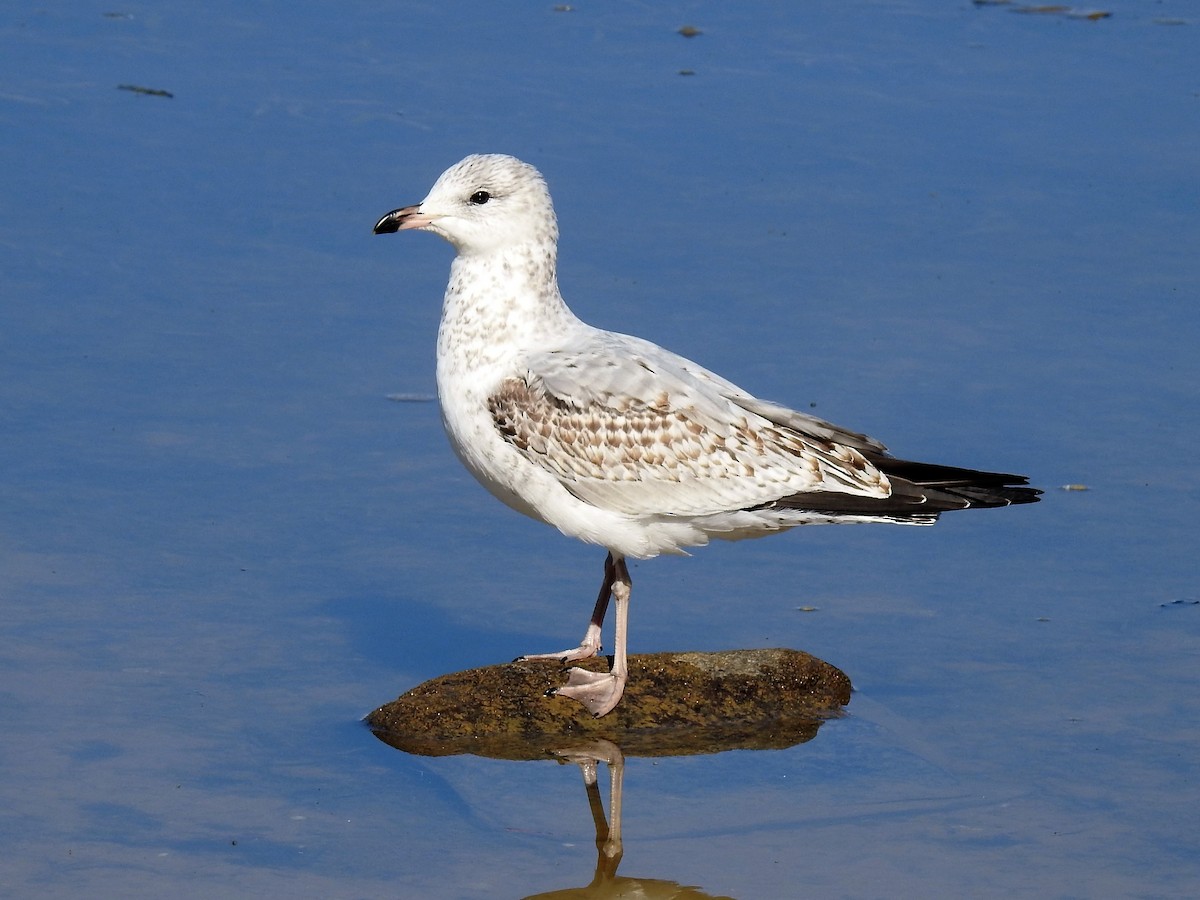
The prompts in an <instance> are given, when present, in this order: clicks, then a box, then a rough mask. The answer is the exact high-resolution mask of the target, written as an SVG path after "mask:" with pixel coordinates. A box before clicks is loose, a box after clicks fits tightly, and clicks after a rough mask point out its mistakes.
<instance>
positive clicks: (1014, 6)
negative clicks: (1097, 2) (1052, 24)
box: [974, 0, 1112, 22]
mask: <svg viewBox="0 0 1200 900" xmlns="http://www.w3.org/2000/svg"><path fill="white" fill-rule="evenodd" d="M974 3H975V5H976V6H1003V7H1006V8H1007V9H1008V11H1009V12H1015V13H1024V14H1025V15H1033V16H1066V17H1067V18H1068V19H1086V20H1088V21H1089V22H1098V21H1099V20H1101V19H1107V18H1109V17H1110V16H1112V13H1111V12H1109V11H1108V10H1103V9H1076V8H1075V7H1074V6H1066V5H1063V4H1058V3H1051V4H1040V3H1014V2H1013V0H974Z"/></svg>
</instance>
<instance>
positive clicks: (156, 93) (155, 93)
mask: <svg viewBox="0 0 1200 900" xmlns="http://www.w3.org/2000/svg"><path fill="white" fill-rule="evenodd" d="M117 90H119V91H132V92H133V93H135V94H145V95H146V96H148V97H167V98H171V97H174V96H175V95H174V94H172V93H171V92H170V91H164V90H162V89H161V88H148V87H142V86H141V85H140V84H118V85H117Z"/></svg>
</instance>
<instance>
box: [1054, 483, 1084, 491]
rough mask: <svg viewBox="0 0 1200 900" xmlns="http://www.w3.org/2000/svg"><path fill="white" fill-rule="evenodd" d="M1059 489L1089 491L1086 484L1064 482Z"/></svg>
mask: <svg viewBox="0 0 1200 900" xmlns="http://www.w3.org/2000/svg"><path fill="white" fill-rule="evenodd" d="M1059 490H1062V491H1090V490H1091V488H1089V487H1088V486H1087V485H1086V484H1064V485H1063V486H1062V487H1061V488H1059Z"/></svg>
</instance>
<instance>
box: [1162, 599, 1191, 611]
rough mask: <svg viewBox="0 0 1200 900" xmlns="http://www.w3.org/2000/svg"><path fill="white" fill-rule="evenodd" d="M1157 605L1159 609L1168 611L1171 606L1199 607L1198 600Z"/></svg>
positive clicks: (1175, 601)
mask: <svg viewBox="0 0 1200 900" xmlns="http://www.w3.org/2000/svg"><path fill="white" fill-rule="evenodd" d="M1158 605H1159V608H1161V609H1170V608H1171V607H1172V606H1200V600H1172V601H1170V602H1169V603H1160V604H1158Z"/></svg>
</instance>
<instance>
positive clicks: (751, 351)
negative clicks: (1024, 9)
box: [0, 0, 1200, 898]
mask: <svg viewBox="0 0 1200 900" xmlns="http://www.w3.org/2000/svg"><path fill="white" fill-rule="evenodd" d="M572 6H573V8H572V9H571V10H570V11H562V12H560V11H555V9H554V7H553V5H552V4H546V5H544V6H539V5H531V6H527V7H524V8H521V9H518V10H510V11H507V12H505V13H503V14H501V13H498V12H497V11H496V10H495V9H494V8H493V7H492V6H491V5H487V4H471V5H463V4H458V5H453V6H444V7H443V6H438V5H436V4H407V5H404V6H402V7H400V8H395V7H390V6H384V5H377V4H351V5H349V6H346V5H343V6H341V7H338V8H337V9H333V8H331V7H329V6H328V5H318V4H307V3H300V4H296V3H292V4H287V5H269V6H263V7H259V8H255V9H253V10H249V9H246V8H244V7H243V6H241V5H234V4H228V3H218V4H215V5H214V4H208V5H206V6H205V7H204V8H203V9H199V8H194V6H193V5H187V4H181V3H174V2H166V3H161V4H158V5H157V6H156V7H154V8H153V9H144V10H143V9H139V8H132V7H131V8H120V7H114V8H113V9H112V10H103V11H102V10H99V9H91V10H88V9H69V10H59V9H57V8H54V9H26V10H18V11H10V12H8V13H6V14H5V15H4V16H3V17H2V18H0V164H2V166H3V170H4V171H5V172H7V173H8V175H9V177H8V178H7V179H6V185H5V189H4V192H3V201H2V202H0V252H2V253H3V257H4V264H3V266H2V267H0V410H2V416H3V436H4V439H3V441H2V442H0V471H3V473H4V476H3V482H2V484H3V490H2V491H0V673H2V675H0V711H2V714H3V721H4V728H3V730H2V735H0V843H2V844H3V846H4V847H5V848H6V851H5V853H4V854H3V855H2V857H0V893H5V894H10V895H13V896H38V897H78V896H121V897H161V896H166V895H170V896H175V897H180V898H184V897H212V896H283V895H287V896H292V897H366V896H380V895H394V896H400V897H439V898H440V897H447V898H459V897H462V898H473V897H485V896H488V897H490V896H503V897H519V896H525V895H529V894H536V893H545V892H550V891H554V890H559V889H565V888H568V887H572V886H581V885H585V884H587V883H588V882H589V881H590V880H591V879H592V877H593V870H594V865H595V862H596V850H595V847H594V840H595V832H594V827H593V821H592V817H591V814H590V813H589V808H588V801H587V797H586V794H585V792H584V788H583V786H582V782H581V779H580V776H579V773H578V771H577V769H576V768H575V767H574V766H560V765H558V764H556V763H555V762H553V761H551V760H549V759H548V760H547V761H545V762H534V763H511V762H500V761H493V760H484V759H476V758H471V757H458V758H445V759H422V758H416V757H409V756H405V755H404V754H401V753H398V752H396V751H394V750H391V749H390V748H388V747H387V746H385V745H384V744H382V743H380V742H379V741H377V740H376V739H375V738H374V737H373V736H372V735H371V734H370V733H369V732H368V731H367V730H366V729H365V728H364V727H363V726H362V725H361V724H360V722H359V720H360V718H361V717H362V716H363V715H364V714H365V713H367V712H368V711H370V709H371V708H373V707H374V706H376V705H378V704H381V703H383V702H386V701H388V700H390V699H392V697H394V696H395V695H396V694H398V693H400V692H402V691H403V690H406V689H407V688H409V687H412V686H413V685H415V684H417V683H419V682H420V681H423V680H425V679H427V678H430V677H433V676H435V675H437V674H441V673H443V672H448V671H453V670H456V669H462V668H467V667H470V666H475V665H482V664H487V663H492V662H496V661H499V660H504V659H507V658H511V657H512V656H514V655H516V654H517V653H520V652H523V651H536V650H546V649H550V648H553V647H558V646H562V645H564V641H567V642H569V641H571V640H574V639H577V638H578V636H579V634H580V633H581V632H582V628H583V626H584V624H585V622H586V617H587V614H588V612H589V610H590V604H591V600H592V598H593V597H594V592H595V588H596V582H598V580H599V578H600V570H601V562H602V557H603V554H602V553H601V552H600V551H598V550H596V549H594V548H588V547H584V546H582V545H578V544H575V543H573V542H571V541H568V540H566V539H564V538H562V537H560V536H558V535H557V534H555V533H553V532H552V531H550V530H549V529H546V528H545V527H544V526H540V525H538V524H536V523H533V522H527V521H524V520H522V519H520V518H519V517H517V516H516V515H515V514H513V513H511V512H509V511H508V510H506V509H504V508H503V507H501V506H500V505H499V504H497V503H495V501H493V500H492V499H491V498H490V497H489V496H487V495H486V493H485V492H484V491H482V490H481V489H479V488H478V487H477V486H475V485H474V484H473V483H472V482H471V480H470V477H469V476H468V475H467V474H466V473H465V472H464V471H462V470H461V469H460V468H459V467H458V464H457V463H456V462H455V461H454V459H453V458H452V455H451V453H450V452H449V450H448V448H447V446H446V443H445V440H444V438H443V436H442V435H441V431H440V425H439V423H438V416H437V410H436V405H435V404H434V403H432V402H429V400H428V398H429V397H431V395H432V393H433V335H434V330H435V327H436V319H437V313H438V301H439V298H440V296H441V292H442V289H443V286H444V282H445V275H446V266H447V264H448V262H449V259H450V251H449V249H448V248H447V247H445V246H444V245H441V244H440V243H439V242H437V241H436V239H433V238H430V237H428V236H423V235H417V236H411V235H402V236H399V237H397V238H390V239H384V238H376V237H373V236H372V235H371V234H370V228H371V225H372V224H373V223H374V221H375V219H376V218H377V217H378V216H379V215H380V214H382V213H383V212H385V211H387V210H388V209H392V208H394V207H396V206H399V205H402V204H404V203H409V202H415V201H417V200H419V199H420V198H421V197H422V196H424V193H425V191H426V190H427V189H428V187H429V185H430V184H431V183H432V181H433V179H434V178H435V177H436V176H437V175H438V174H439V173H440V172H441V171H442V169H444V168H445V167H446V166H448V165H449V164H451V163H453V162H454V161H456V160H457V159H459V158H460V157H461V156H463V155H464V154H466V153H468V152H476V151H500V152H510V153H515V154H517V155H519V156H522V157H523V158H526V159H528V160H529V161H531V162H533V163H535V164H537V165H538V166H539V167H540V168H541V169H542V170H543V171H544V172H545V173H546V175H547V177H548V178H549V180H550V184H551V187H552V189H553V191H554V195H555V199H556V202H557V205H558V211H559V216H560V222H561V225H562V228H563V235H564V237H563V243H562V252H561V261H562V273H561V282H562V285H563V289H564V292H565V294H566V296H567V298H568V300H569V301H570V302H571V303H572V305H573V306H574V308H575V309H576V311H577V312H579V313H580V314H581V315H582V316H583V317H584V318H586V319H588V320H589V321H592V322H595V323H597V324H600V325H603V326H606V327H612V328H617V329H621V330H629V331H634V332H636V333H638V334H641V335H643V336H646V337H648V338H651V339H653V340H655V341H657V342H659V343H662V344H664V345H666V346H669V347H671V348H672V349H675V350H677V351H679V352H682V353H685V354H686V355H689V356H692V357H695V358H698V359H699V360H701V361H702V362H703V363H704V364H706V365H708V366H709V367H711V368H714V369H716V370H717V371H719V372H722V373H723V374H725V375H727V376H729V377H731V378H733V379H734V380H736V381H738V382H740V383H742V384H744V385H745V386H746V387H748V388H750V389H752V390H754V391H755V392H757V393H759V394H761V395H763V396H767V397H772V398H778V399H780V400H786V401H788V402H791V403H793V404H795V405H797V406H799V407H800V408H806V409H807V408H812V409H814V410H815V412H816V413H817V414H819V415H822V416H826V417H828V418H830V419H832V420H834V421H837V422H839V423H842V424H845V425H848V426H851V427H855V428H859V429H862V430H864V431H867V432H868V433H871V434H873V435H877V436H879V437H881V438H883V439H884V440H886V441H887V442H888V443H889V445H890V446H891V447H892V448H893V450H894V451H895V452H896V453H897V454H898V455H901V456H907V457H913V458H923V459H931V460H939V461H945V462H949V463H958V464H963V465H972V466H978V467H984V468H997V469H1004V470H1010V471H1020V472H1025V473H1028V474H1029V475H1030V476H1031V477H1032V478H1033V480H1034V482H1035V483H1037V484H1039V485H1040V486H1042V487H1044V488H1046V489H1047V494H1046V496H1045V498H1044V500H1043V502H1042V503H1040V504H1038V505H1036V506H1033V507H1025V508H1020V509H1011V510H1001V511H995V512H981V513H978V514H970V515H962V516H946V517H945V519H944V520H943V521H942V522H941V523H939V524H938V526H937V527H936V528H934V529H901V528H863V529H847V528H840V529H812V530H809V531H806V532H803V533H793V534H790V535H787V536H783V537H779V538H775V539H771V540H764V541H759V542H753V543H745V544H740V545H721V546H714V547H711V548H707V549H704V550H701V551H699V552H698V553H697V554H696V555H695V557H693V558H691V559H669V560H655V561H651V562H647V563H641V564H638V565H637V566H636V568H634V570H633V577H634V579H635V582H636V588H635V591H634V601H633V612H632V629H633V631H632V637H633V649H634V650H638V651H640V650H660V649H662V650H665V649H698V650H709V649H725V648H733V647H759V646H792V647H797V648H801V649H805V650H808V651H810V652H813V653H815V654H817V655H819V656H821V657H822V658H824V659H827V660H829V661H830V662H832V663H834V664H835V665H838V666H839V667H841V668H842V669H843V670H844V671H846V672H847V673H848V674H849V675H850V677H851V679H852V680H853V682H854V684H855V687H856V689H857V693H856V695H855V697H854V699H853V700H852V702H851V704H850V706H849V708H848V715H847V716H846V717H844V718H842V719H838V720H835V721H832V722H828V723H826V724H825V725H824V726H822V728H821V729H820V731H819V733H818V734H817V736H816V738H815V739H814V740H812V741H810V742H808V743H805V744H802V745H799V746H797V747H794V748H791V749H789V750H784V751H777V752H753V753H751V752H733V753H726V754H720V755H714V756H707V757H689V758H674V759H660V760H646V759H637V758H632V759H630V760H628V761H627V764H626V767H625V777H624V788H625V790H624V804H623V817H622V820H623V821H622V825H623V832H624V858H623V860H622V861H621V865H620V870H619V874H620V875H621V876H625V877H637V878H642V879H657V880H660V881H665V882H674V883H677V884H681V885H695V886H698V889H699V890H701V891H702V892H703V894H699V896H703V895H705V894H707V895H711V896H722V895H725V896H734V897H738V898H754V897H761V898H779V897H785V896H786V897H792V896H805V895H811V896H819V897H829V896H847V897H875V896H892V897H908V896H911V897H923V896H989V895H991V896H1001V895H1003V896H1031V897H1032V896H1037V897H1072V896H1154V897H1162V896H1180V897H1182V896H1193V895H1194V894H1195V893H1196V888H1197V884H1198V883H1200V841H1198V839H1197V837H1196V835H1197V833H1198V829H1197V826H1198V825H1200V813H1197V810H1198V809H1200V796H1198V793H1200V791H1198V789H1197V784H1198V783H1200V781H1198V776H1200V770H1198V765H1197V759H1198V756H1197V753H1196V747H1197V741H1198V739H1200V690H1197V688H1198V687H1200V684H1198V682H1200V675H1198V673H1200V665H1198V663H1200V604H1198V603H1197V602H1196V601H1197V600H1200V587H1198V585H1197V571H1196V562H1195V559H1196V539H1195V524H1194V521H1193V518H1194V515H1195V509H1196V501H1197V499H1200V479H1198V478H1197V476H1196V474H1195V466H1194V461H1193V457H1194V451H1193V448H1194V446H1195V444H1196V441H1197V439H1198V438H1200V421H1198V417H1197V415H1196V410H1197V408H1198V401H1200V396H1198V395H1200V362H1198V361H1197V353H1196V347H1197V346H1198V345H1200V321H1198V319H1200V313H1198V312H1197V306H1196V302H1195V301H1196V297H1197V291H1198V290H1200V254H1198V253H1197V252H1196V250H1197V248H1198V247H1200V180H1198V179H1197V172H1200V82H1198V81H1197V70H1196V66H1195V60H1196V59H1197V52H1198V51H1200V19H1197V18H1195V17H1194V10H1193V9H1192V8H1191V6H1190V5H1188V4H1185V3H1180V2H1170V0H1166V2H1162V3H1157V4H1154V5H1153V6H1148V5H1145V4H1136V3H1124V2H1123V3H1119V4H1114V5H1111V6H1106V7H1104V9H1105V10H1108V11H1111V12H1112V13H1113V15H1112V16H1111V17H1110V18H1106V19H1103V20H1099V21H1090V20H1087V19H1080V18H1072V17H1069V16H1066V15H1049V14H1038V15H1033V14H1024V15H1023V14H1016V13H1014V12H1013V11H1012V9H1011V8H1006V7H1004V6H995V5H987V6H975V5H972V4H969V3H960V4H957V5H953V4H952V5H931V4H922V3H905V2H892V3H859V4H846V3H809V4H805V5H804V6H803V8H796V9H792V8H791V7H784V8H775V7H773V6H770V5H768V4H749V5H746V4H742V5H740V6H738V7H737V8H736V9H735V8H730V9H728V10H718V9H711V8H708V7H706V6H702V5H699V4H673V5H667V6H662V5H653V4H647V5H644V4H633V3H615V4H603V5H599V4H596V5H592V4H583V3H576V4H572ZM689 24H690V25H694V26H695V27H697V28H699V29H700V30H701V32H702V34H700V35H699V36H697V37H693V38H685V37H683V36H681V35H679V34H678V33H677V30H678V29H679V28H680V27H681V26H684V25H689ZM684 71H688V72H691V73H693V74H682V72H684ZM119 85H129V86H133V87H141V88H148V89H151V90H159V91H167V92H169V93H171V94H172V95H173V96H171V97H166V96H162V95H155V94H147V93H140V92H136V91H131V90H121V89H119V87H118V86H119ZM389 397H399V398H401V399H404V400H405V401H406V402H396V401H395V400H394V399H389ZM1065 484H1082V485H1086V486H1087V488H1088V490H1086V491H1070V492H1068V491H1063V490H1060V489H1059V488H1060V486H1061V485H1065ZM801 607H816V610H815V611H812V612H804V611H801V609H800V608H801ZM605 784H606V781H605V777H604V775H603V767H602V775H601V779H600V785H601V787H602V788H604V789H605V790H606V788H605ZM602 792H603V791H602ZM646 889H647V890H649V887H647V888H646Z"/></svg>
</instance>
